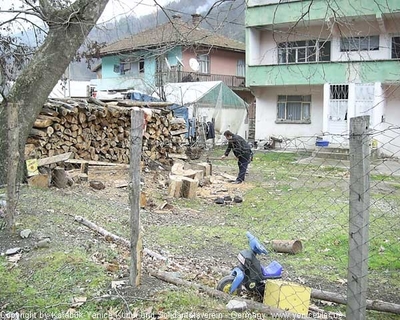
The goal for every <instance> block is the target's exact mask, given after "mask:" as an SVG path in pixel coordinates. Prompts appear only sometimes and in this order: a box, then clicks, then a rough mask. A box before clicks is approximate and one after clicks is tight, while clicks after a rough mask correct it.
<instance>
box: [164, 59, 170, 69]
mask: <svg viewBox="0 0 400 320" xmlns="http://www.w3.org/2000/svg"><path fill="white" fill-rule="evenodd" d="M165 65H166V66H167V68H168V70H171V65H170V64H169V62H168V59H167V58H165Z"/></svg>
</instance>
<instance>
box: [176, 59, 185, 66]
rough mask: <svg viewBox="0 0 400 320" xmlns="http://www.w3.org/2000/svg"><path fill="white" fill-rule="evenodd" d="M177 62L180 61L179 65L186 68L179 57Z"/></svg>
mask: <svg viewBox="0 0 400 320" xmlns="http://www.w3.org/2000/svg"><path fill="white" fill-rule="evenodd" d="M176 60H177V61H178V63H179V64H180V65H181V66H182V67H185V66H184V64H183V62H182V60H181V59H179V58H178V57H176Z"/></svg>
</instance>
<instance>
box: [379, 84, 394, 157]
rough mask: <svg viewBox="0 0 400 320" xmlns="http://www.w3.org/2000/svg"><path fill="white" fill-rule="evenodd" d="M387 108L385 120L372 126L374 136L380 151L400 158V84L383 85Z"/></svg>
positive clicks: (382, 153) (385, 154)
mask: <svg viewBox="0 0 400 320" xmlns="http://www.w3.org/2000/svg"><path fill="white" fill-rule="evenodd" d="M383 91H384V95H385V97H386V108H385V114H384V116H383V120H384V121H383V122H381V123H380V124H378V125H376V126H374V127H372V129H373V138H374V139H376V140H377V141H378V147H379V153H380V154H381V155H384V156H389V157H396V158H400V129H399V123H400V108H399V106H400V86H399V85H391V86H384V87H383Z"/></svg>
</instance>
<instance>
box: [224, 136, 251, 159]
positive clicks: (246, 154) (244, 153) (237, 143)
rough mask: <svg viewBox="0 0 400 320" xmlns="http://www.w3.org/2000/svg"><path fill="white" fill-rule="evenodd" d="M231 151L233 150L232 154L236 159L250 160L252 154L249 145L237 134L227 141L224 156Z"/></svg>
mask: <svg viewBox="0 0 400 320" xmlns="http://www.w3.org/2000/svg"><path fill="white" fill-rule="evenodd" d="M231 150H233V154H234V155H235V157H236V158H245V159H250V157H251V153H252V152H251V148H250V145H249V144H248V143H247V142H246V140H244V139H243V138H242V137H241V136H239V135H237V134H234V135H233V136H232V138H231V139H229V140H228V147H227V148H226V151H225V156H228V155H229V152H231Z"/></svg>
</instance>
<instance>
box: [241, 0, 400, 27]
mask: <svg viewBox="0 0 400 320" xmlns="http://www.w3.org/2000/svg"><path fill="white" fill-rule="evenodd" d="M399 11H400V1H398V0H353V1H349V0H336V1H332V2H331V3H330V9H329V10H328V9H327V4H326V1H314V0H303V1H289V2H285V3H272V2H271V1H267V0H264V1H263V0H258V1H251V2H250V3H249V5H248V6H247V9H246V27H259V26H268V25H275V26H276V25H279V24H291V23H293V22H296V21H300V20H301V19H303V18H304V15H306V19H307V20H309V21H326V20H328V19H329V18H334V16H333V15H334V13H335V12H339V13H340V14H339V16H342V17H343V16H346V17H358V16H371V17H377V18H379V17H381V16H385V15H390V17H391V18H392V15H393V14H395V13H399Z"/></svg>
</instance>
